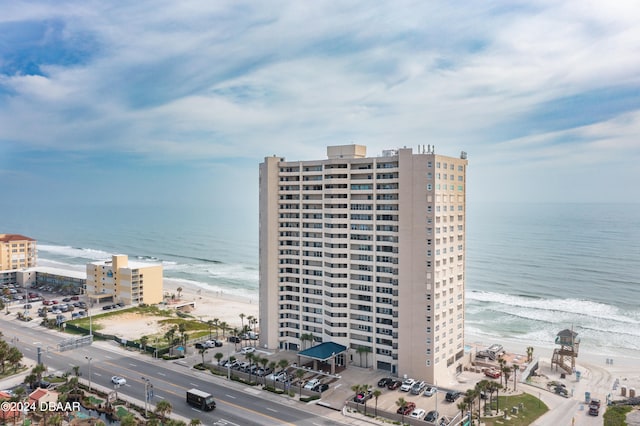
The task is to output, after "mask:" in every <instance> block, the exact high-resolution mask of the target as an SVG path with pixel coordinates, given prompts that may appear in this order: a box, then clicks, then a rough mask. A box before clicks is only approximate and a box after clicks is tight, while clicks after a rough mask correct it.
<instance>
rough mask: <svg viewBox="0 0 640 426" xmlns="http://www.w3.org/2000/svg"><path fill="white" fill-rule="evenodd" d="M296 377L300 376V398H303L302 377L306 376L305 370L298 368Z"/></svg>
mask: <svg viewBox="0 0 640 426" xmlns="http://www.w3.org/2000/svg"><path fill="white" fill-rule="evenodd" d="M296 377H297V378H298V387H299V388H300V398H302V377H304V370H301V369H298V370H296Z"/></svg>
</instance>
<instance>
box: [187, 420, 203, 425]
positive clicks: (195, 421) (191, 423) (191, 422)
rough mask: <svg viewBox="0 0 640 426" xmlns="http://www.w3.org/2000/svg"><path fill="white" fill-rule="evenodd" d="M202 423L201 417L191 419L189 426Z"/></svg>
mask: <svg viewBox="0 0 640 426" xmlns="http://www.w3.org/2000/svg"><path fill="white" fill-rule="evenodd" d="M201 424H202V422H201V421H200V419H191V421H190V422H189V426H200V425H201Z"/></svg>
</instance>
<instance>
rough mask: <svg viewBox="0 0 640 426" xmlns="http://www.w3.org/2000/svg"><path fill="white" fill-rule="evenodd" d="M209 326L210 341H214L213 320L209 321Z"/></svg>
mask: <svg viewBox="0 0 640 426" xmlns="http://www.w3.org/2000/svg"><path fill="white" fill-rule="evenodd" d="M207 326H208V327H209V339H212V338H213V335H212V334H211V330H213V328H214V327H215V324H214V322H213V320H209V321H207Z"/></svg>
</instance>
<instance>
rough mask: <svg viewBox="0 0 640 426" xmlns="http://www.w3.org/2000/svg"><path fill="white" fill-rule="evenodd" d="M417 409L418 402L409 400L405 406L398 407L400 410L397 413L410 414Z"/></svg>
mask: <svg viewBox="0 0 640 426" xmlns="http://www.w3.org/2000/svg"><path fill="white" fill-rule="evenodd" d="M415 409H416V403H415V402H407V404H406V405H405V406H404V408H403V407H398V411H396V413H398V414H402V415H405V416H406V415H407V414H410V413H411V412H412V411H413V410H415Z"/></svg>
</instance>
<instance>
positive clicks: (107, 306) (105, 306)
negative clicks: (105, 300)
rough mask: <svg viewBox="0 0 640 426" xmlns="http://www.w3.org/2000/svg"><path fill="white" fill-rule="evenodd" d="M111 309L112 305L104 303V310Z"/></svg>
mask: <svg viewBox="0 0 640 426" xmlns="http://www.w3.org/2000/svg"><path fill="white" fill-rule="evenodd" d="M109 309H111V305H104V306H103V307H102V310H103V311H108V310H109Z"/></svg>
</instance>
